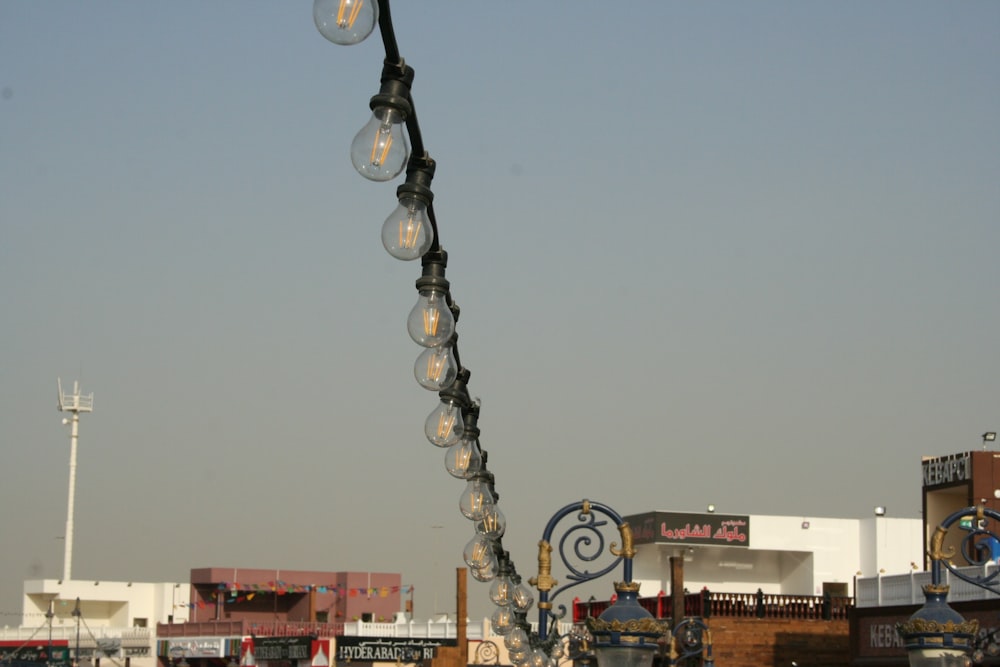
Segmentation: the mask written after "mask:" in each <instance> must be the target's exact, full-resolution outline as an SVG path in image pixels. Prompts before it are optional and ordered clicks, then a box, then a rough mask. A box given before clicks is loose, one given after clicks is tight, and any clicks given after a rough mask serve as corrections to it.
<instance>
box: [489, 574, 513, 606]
mask: <svg viewBox="0 0 1000 667" xmlns="http://www.w3.org/2000/svg"><path fill="white" fill-rule="evenodd" d="M513 593H514V582H512V581H511V580H510V575H508V574H498V575H497V577H496V579H494V580H493V583H492V584H490V601H491V602H492V603H493V604H495V605H496V606H498V607H507V606H510V604H511V602H512V599H513Z"/></svg>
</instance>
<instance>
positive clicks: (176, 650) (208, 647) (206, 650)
mask: <svg viewBox="0 0 1000 667" xmlns="http://www.w3.org/2000/svg"><path fill="white" fill-rule="evenodd" d="M224 641H225V640H223V639H222V638H221V637H213V638H212V639H171V640H170V644H169V647H168V648H167V654H168V655H169V656H170V657H171V658H223V657H225V655H226V654H225V651H224V650H223V643H224Z"/></svg>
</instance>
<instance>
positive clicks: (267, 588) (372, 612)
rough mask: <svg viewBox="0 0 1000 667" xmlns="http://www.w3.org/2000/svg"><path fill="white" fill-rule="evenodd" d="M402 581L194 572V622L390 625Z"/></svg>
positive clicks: (366, 575) (370, 576) (349, 575)
mask: <svg viewBox="0 0 1000 667" xmlns="http://www.w3.org/2000/svg"><path fill="white" fill-rule="evenodd" d="M402 592H403V587H402V584H401V576H400V575H399V574H396V573H387V572H313V571H300V570H261V569H244V568H232V567H208V568H199V569H193V570H191V613H190V618H191V621H192V622H204V621H248V622H256V621H260V622H273V621H288V622H312V623H338V622H340V623H343V622H350V621H359V620H361V621H373V622H389V621H392V620H393V618H394V617H395V615H396V613H397V612H399V611H400V610H401V609H402V607H401V602H400V595H401V593H402Z"/></svg>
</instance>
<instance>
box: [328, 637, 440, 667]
mask: <svg viewBox="0 0 1000 667" xmlns="http://www.w3.org/2000/svg"><path fill="white" fill-rule="evenodd" d="M440 646H458V640H457V639H448V638H441V639H436V638H423V639H412V638H405V639H397V638H390V637H337V662H338V663H341V662H395V663H397V664H399V663H411V662H423V661H425V660H431V659H433V658H434V656H435V654H436V651H437V648H438V647H440Z"/></svg>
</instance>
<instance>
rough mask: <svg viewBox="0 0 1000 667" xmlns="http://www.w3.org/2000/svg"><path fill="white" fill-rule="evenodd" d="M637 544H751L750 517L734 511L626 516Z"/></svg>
mask: <svg viewBox="0 0 1000 667" xmlns="http://www.w3.org/2000/svg"><path fill="white" fill-rule="evenodd" d="M625 520H626V521H628V523H629V525H630V526H631V527H632V537H633V539H634V540H635V543H636V544H656V543H682V544H713V545H717V546H729V547H749V546H750V517H749V516H736V515H732V514H690V513H686V512H646V513H644V514H635V515H633V516H629V517H625Z"/></svg>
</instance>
